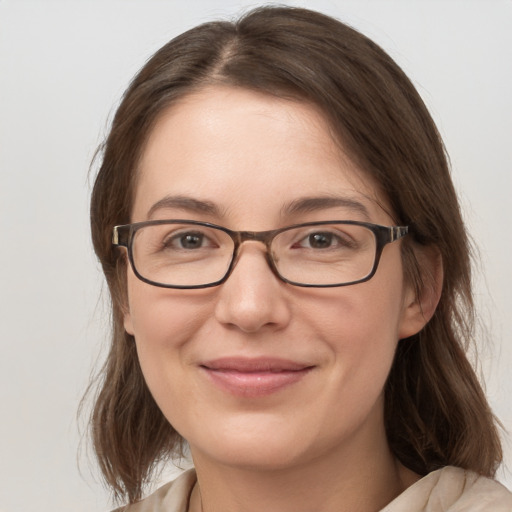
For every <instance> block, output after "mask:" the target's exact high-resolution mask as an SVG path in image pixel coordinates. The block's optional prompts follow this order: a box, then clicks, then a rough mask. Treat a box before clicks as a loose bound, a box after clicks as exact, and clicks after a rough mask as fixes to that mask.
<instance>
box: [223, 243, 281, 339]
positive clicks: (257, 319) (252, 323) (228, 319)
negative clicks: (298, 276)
mask: <svg viewBox="0 0 512 512" xmlns="http://www.w3.org/2000/svg"><path fill="white" fill-rule="evenodd" d="M287 287H288V285H286V284H285V283H284V282H282V281H281V280H280V279H279V278H278V277H277V276H275V275H274V273H273V272H272V270H271V269H270V267H269V265H268V263H267V260H266V257H265V249H264V246H263V245H262V244H260V243H258V242H246V243H244V244H243V246H242V248H241V249H240V254H239V257H238V260H237V262H236V266H235V268H234V269H233V271H232V273H231V275H230V276H229V278H228V279H227V281H226V282H224V283H223V284H222V285H220V289H219V295H218V300H217V304H216V308H215V315H216V318H217V320H218V321H219V322H220V323H222V324H224V325H230V326H233V327H236V328H238V329H240V330H241V331H243V332H245V333H256V332H258V331H260V330H261V329H263V328H267V329H274V330H278V329H282V328H283V327H285V326H286V325H287V324H288V323H289V321H290V317H291V311H290V304H289V301H288V300H287V298H286V295H287V291H288V290H287Z"/></svg>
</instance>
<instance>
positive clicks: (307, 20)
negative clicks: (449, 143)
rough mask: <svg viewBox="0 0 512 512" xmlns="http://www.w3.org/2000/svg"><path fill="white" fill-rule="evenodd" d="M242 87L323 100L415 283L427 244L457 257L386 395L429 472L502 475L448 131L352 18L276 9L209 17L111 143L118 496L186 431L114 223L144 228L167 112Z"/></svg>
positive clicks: (132, 91) (147, 71) (102, 219)
mask: <svg viewBox="0 0 512 512" xmlns="http://www.w3.org/2000/svg"><path fill="white" fill-rule="evenodd" d="M211 84H228V85H231V86H236V87H242V88H248V89H251V90H256V91H260V92H263V93H266V94H270V95H275V96H279V97H284V98H293V99H296V100H299V101H306V102H311V103H313V104H315V105H317V106H318V107H320V108H321V109H322V111H323V112H324V114H325V116H326V118H327V119H328V120H329V122H330V124H331V127H332V130H333V132H334V133H335V135H336V136H337V137H338V138H339V140H340V141H341V142H342V144H343V147H344V149H345V150H346V151H348V153H349V155H350V157H351V158H352V159H353V160H354V161H355V162H357V164H358V165H359V166H360V167H361V168H362V169H364V170H365V171H366V172H367V173H368V174H369V175H370V176H372V177H373V179H374V180H376V182H377V183H378V184H379V185H380V187H381V189H382V191H383V192H384V194H385V195H386V196H387V198H388V200H389V202H390V204H391V206H392V209H393V212H394V215H395V216H396V220H397V222H399V223H400V224H404V225H411V226H413V230H412V236H411V237H407V238H406V239H404V243H403V246H402V257H403V261H404V272H405V277H406V279H409V280H410V282H412V283H413V285H414V286H415V289H416V292H417V293H418V295H419V294H421V293H422V289H423V288H424V287H425V286H429V283H428V282H425V279H424V277H423V274H424V272H422V269H421V267H420V266H419V264H418V262H417V260H416V258H415V257H414V251H413V250H412V246H413V245H414V244H422V245H425V246H433V247H435V248H437V249H436V250H437V251H438V252H439V253H440V255H441V258H442V263H443V267H444V282H443V288H442V295H441V299H440V302H439V305H438V307H437V309H436V312H435V314H434V316H433V318H432V319H431V320H430V322H429V323H428V324H427V325H426V326H425V328H424V329H423V330H422V331H421V332H419V333H418V334H416V335H414V336H412V337H410V338H408V339H406V340H401V341H400V342H399V344H398V349H397V352H396V356H395V359H394V363H393V366H392V369H391V372H390V375H389V378H388V381H387V384H386V389H385V425H386V430H387V436H388V440H389V444H390V447H391V449H392V451H393V453H394V454H395V456H396V457H397V458H398V459H399V460H400V461H401V462H402V463H403V464H404V465H405V466H407V467H408V468H410V469H411V470H413V471H415V472H416V473H419V474H420V475H424V474H426V473H428V472H430V471H432V470H435V469H437V468H440V467H442V466H445V465H455V466H460V467H463V468H467V469H470V470H473V471H476V472H477V473H480V474H483V475H487V476H493V475H494V473H495V471H496V469H497V466H498V465H499V463H500V461H501V459H502V451H501V445H500V440H499V435H498V431H497V427H496V421H495V418H494V416H493V414H492V412H491V410H490V408H489V405H488V403H487V401H486V398H485V396H484V393H483V391H482V388H481V386H480V384H479V382H478V379H477V377H476V375H475V372H474V370H473V369H472V366H471V365H470V363H469V362H468V359H467V357H466V349H467V345H468V343H470V342H472V341H473V324H474V313H473V311H474V310H473V302H472V292H471V257H470V253H471V250H470V244H469V242H468V237H467V234H466V231H465V227H464V224H463V221H462V218H461V213H460V210H459V205H458V201H457V197H456V194H455V191H454V188H453V184H452V181H451V177H450V173H449V167H448V162H447V157H446V154H445V150H444V146H443V143H442V140H441V138H440V135H439V133H438V131H437V129H436V127H435V125H434V122H433V120H432V118H431V116H430V115H429V113H428V111H427V109H426V107H425V105H424V103H423V101H422V100H421V98H420V96H419V94H418V93H417V91H416V90H415V88H414V86H413V85H412V84H411V82H410V81H409V79H408V78H407V77H406V76H405V74H404V73H403V71H402V70H401V69H400V68H399V67H398V65H397V64H396V63H395V62H394V61H393V60H392V59H391V58H390V57H389V56H388V55H387V54H386V53H385V52H384V51H383V50H382V49H381V48H380V47H378V46H377V45H376V44H375V43H373V42H372V41H371V40H369V39H368V38H367V37H365V36H364V35H362V34H360V33H359V32H357V31H356V30H354V29H352V28H350V27H348V26H347V25H345V24H343V23H341V22H339V21H337V20H335V19H333V18H331V17H328V16H325V15H323V14H320V13H318V12H313V11H310V10H305V9H300V8H291V7H264V8H259V9H256V10H253V11H251V12H249V13H247V14H246V15H244V16H242V17H241V18H240V19H238V20H237V21H235V22H224V21H221V22H212V23H206V24H203V25H200V26H198V27H196V28H194V29H192V30H189V31H187V32H186V33H184V34H182V35H180V36H179V37H177V38H175V39H173V40H172V41H170V42H169V43H168V44H166V45H165V46H164V47H162V48H161V49H160V50H159V51H157V52H156V54H155V55H154V56H153V57H152V58H151V59H150V60H149V61H148V62H147V63H146V64H145V66H144V67H143V68H142V69H141V71H140V72H139V73H138V74H137V75H136V77H135V78H134V79H133V81H132V83H131V84H130V86H129V88H128V89H127V91H126V93H125V94H124V96H123V99H122V102H121V104H120V106H119V108H118V110H117V112H116V114H115V117H114V119H113V122H112V126H111V129H110V133H109V134H108V137H107V138H106V141H105V142H104V144H103V145H102V148H101V152H100V156H101V167H100V169H99V172H98V174H97V177H96V180H95V184H94V189H93V193H92V199H91V229H92V239H93V243H94V249H95V251H96V254H97V256H98V258H99V260H100V262H101V265H102V267H103V271H104V273H105V277H106V280H107V283H108V287H109V291H110V296H111V304H112V323H113V325H112V339H111V345H110V350H109V353H108V357H107V359H106V362H105V364H104V366H103V368H102V369H101V372H100V374H99V377H98V379H97V380H96V393H95V402H94V409H93V412H92V417H91V421H90V427H91V433H92V439H93V445H94V449H95V452H96V455H97V458H98V461H99V465H100V468H101V471H102V473H103V476H104V478H105V480H106V482H107V483H108V485H109V486H110V487H111V489H112V490H113V491H114V493H115V495H116V496H117V497H118V498H124V499H127V500H128V501H129V502H130V503H132V502H135V501H137V500H139V499H140V498H141V496H142V494H143V492H144V486H145V484H146V483H147V482H148V481H149V480H150V478H151V476H152V472H153V470H154V469H155V468H156V467H157V466H158V464H159V463H160V462H162V461H163V460H166V459H168V458H169V457H172V456H174V455H176V454H177V453H180V450H181V449H182V439H181V437H180V436H179V434H178V433H177V432H176V431H175V430H174V429H173V427H172V425H170V424H169V422H168V421H167V420H166V419H165V417H164V416H163V414H162V413H161V411H160V410H159V408H158V407H157V405H156V403H155V401H154V400H153V398H152V396H151V394H150V392H149V390H148V388H147V386H146V384H145V382H144V378H143V375H142V372H141V368H140V366H139V362H138V359H137V354H136V349H135V344H134V342H133V339H132V337H131V336H130V335H128V334H127V333H126V332H125V330H124V327H123V308H124V305H125V303H126V281H125V280H126V260H125V258H124V257H123V255H122V254H120V253H119V252H118V250H116V249H115V248H113V247H112V244H111V235H112V228H113V226H114V225H116V224H124V223H129V222H130V213H131V209H132V201H133V196H134V188H135V186H136V177H137V164H138V161H139V158H140V157H141V153H142V152H143V149H144V144H145V142H146V140H147V138H148V134H149V133H150V132H151V129H152V127H153V126H154V124H155V122H156V120H157V119H158V117H159V115H160V114H162V113H163V112H164V111H166V110H167V109H169V108H172V105H173V104H176V103H177V102H179V101H180V99H182V98H183V97H185V96H186V95H188V94H190V93H191V92H192V91H194V90H198V89H201V88H204V87H207V86H208V85H211Z"/></svg>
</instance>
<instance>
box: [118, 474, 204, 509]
mask: <svg viewBox="0 0 512 512" xmlns="http://www.w3.org/2000/svg"><path fill="white" fill-rule="evenodd" d="M195 483H196V472H195V471H194V470H193V469H189V470H188V471H185V472H184V473H183V474H182V475H180V476H179V477H178V478H177V479H176V480H173V481H172V482H169V483H167V484H165V485H164V486H162V487H160V488H159V489H157V490H156V491H155V492H154V493H153V494H150V495H149V496H148V497H147V498H144V499H143V500H142V501H139V502H138V503H134V504H133V505H125V506H124V507H121V508H118V509H116V510H114V511H112V512H186V511H187V509H188V500H189V498H190V493H191V492H192V489H193V487H194V484H195Z"/></svg>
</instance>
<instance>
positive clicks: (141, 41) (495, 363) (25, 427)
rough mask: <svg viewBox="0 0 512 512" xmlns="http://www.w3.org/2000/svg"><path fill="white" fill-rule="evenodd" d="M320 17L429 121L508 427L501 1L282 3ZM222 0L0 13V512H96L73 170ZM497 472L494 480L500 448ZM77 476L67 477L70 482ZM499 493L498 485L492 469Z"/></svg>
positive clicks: (92, 284) (511, 181) (505, 76)
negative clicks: (130, 88)
mask: <svg viewBox="0 0 512 512" xmlns="http://www.w3.org/2000/svg"><path fill="white" fill-rule="evenodd" d="M282 3H284V4H293V5H300V6H306V7H310V8H316V9H318V10H321V11H323V12H325V13H328V14H331V15H334V16H336V17H338V18H340V19H342V20H344V21H346V22H348V23H350V24H351V25H353V26H355V27H356V28H359V29H360V30H361V31H363V32H364V33H366V34H367V35H369V36H370V37H372V38H373V39H374V40H376V41H377V42H378V43H379V44H380V45H381V46H383V47H384V48H385V49H386V50H387V51H388V52H389V53H390V54H391V55H392V56H393V57H394V58H395V59H396V60H397V61H398V63H399V64H400V65H401V66H402V67H403V68H404V70H405V71H406V73H407V74H408V75H409V76H410V77H411V78H412V80H413V82H414V83H415V84H416V86H417V87H418V89H419V91H420V93H421V95H422V96H423V98H424V100H425V102H426V103H427V105H428V106H429V108H430V109H431V112H432V114H433V116H434V118H435V120H436V122H437V123H438V126H439V129H440V131H441V133H442V135H443V137H444V139H445V143H446V146H447V148H448V152H449V154H450V156H451V161H452V167H453V176H454V180H455V183H456V186H457V188H458V191H459V193H460V197H461V202H462V205H463V208H464V216H465V219H466V221H467V224H468V226H469V229H470V232H471V234H472V236H473V238H474V240H475V242H476V244H477V245H478V247H479V250H480V265H479V266H478V267H476V268H475V273H476V284H477V288H476V298H477V302H478V305H479V309H480V312H481V323H482V325H483V326H485V328H486V329H487V333H488V334H487V337H486V338H484V337H483V336H482V337H480V338H479V340H478V343H479V345H480V359H479V361H480V364H479V367H480V370H481V371H482V372H483V374H484V375H485V377H486V380H487V391H488V396H489V399H490V402H491V404H492V405H493V407H494V409H495V411H496V413H497V415H498V416H499V417H500V418H501V419H502V421H503V424H504V425H505V427H506V428H507V429H509V430H510V429H511V428H512V403H511V396H512V377H511V372H510V368H511V365H512V344H511V341H512V340H511V337H512V315H511V311H512V291H511V290H512V272H511V265H510V260H511V255H512V227H511V220H512V215H511V213H510V212H511V204H510V203H511V197H512V178H511V175H512V169H511V163H512V149H511V148H512V92H511V91H512V65H511V63H512V31H511V30H510V27H511V26H512V1H510V0H479V1H478V0H475V1H472V0H429V1H427V0H396V1H392V0H373V1H372V0H357V1H349V0H347V1H343V0H332V1H321V0H318V1H310V2H308V1H297V2H282ZM255 5H257V3H256V2H248V1H246V2H244V1H235V0H213V1H208V0H201V1H199V0H198V1H181V0H180V1H171V0H169V1H165V0H160V1H142V0H124V1H114V0H90V1H88V0H69V1H65V0H61V1H50V0H37V1H28V0H10V1H9V0H0V340H1V342H0V343H1V352H0V414H1V419H0V512H7V511H9V512H11V511H16V512H29V511H34V510H38V511H40V512H50V511H52V512H54V511H61V510H62V511H69V510H73V511H74V512H82V511H83V512H85V511H87V512H92V511H104V510H108V509H109V507H110V504H109V502H108V497H107V494H106V492H105V491H104V489H103V488H102V486H101V485H100V483H99V479H98V476H97V471H96V469H95V467H94V463H93V460H92V458H91V457H90V454H88V452H87V445H86V443H82V445H81V446H82V449H81V450H79V447H80V444H81V443H80V441H81V439H82V437H83V422H82V424H81V425H82V431H80V429H79V427H80V422H78V421H77V418H76V415H77V409H78V405H79V401H80V398H81V396H82V394H83V392H84V390H85V388H86V386H87V382H88V379H89V376H90V373H91V371H93V369H94V368H95V367H96V366H97V364H98V361H99V360H101V350H102V347H103V346H104V345H105V342H106V340H107V338H108V309H107V307H106V300H105V293H104V292H105V291H104V290H103V284H102V283H103V281H102V276H101V274H100V271H99V265H98V264H97V262H96V261H95V258H94V256H93V253H92V249H91V243H90V241H89V228H88V200H89V195H90V186H91V180H90V179H89V178H88V168H89V164H90V161H91V159H92V157H93V154H94V151H95V149H96V147H97V145H98V144H99V143H100V142H101V140H102V138H103V137H104V135H105V133H106V131H107V126H108V122H109V119H111V116H112V113H113V109H114V107H115V105H117V103H118V101H119V98H120V96H121V94H122V92H123V90H124V88H125V87H126V85H127V84H128V82H129V80H130V78H131V77H132V76H133V74H134V73H135V72H136V71H137V69H138V68H139V67H140V66H141V65H142V64H143V63H144V61H145V60H146V59H147V58H148V57H149V56H150V55H151V54H152V53H153V52H154V51H155V50H156V49H158V48H159V47H160V46H161V45H162V44H163V43H165V42H166V41H168V40H169V39H170V38H172V37H174V36H176V35H177V34H179V33H181V32H182V31H184V30H186V29H188V28H191V27H192V26H194V25H196V24H198V23H201V22H204V21H207V20H210V19H214V18H231V17H233V16H234V15H236V14H239V13H241V12H243V11H245V10H247V9H248V8H249V7H253V6H255ZM505 448H506V461H507V463H508V465H509V466H512V452H511V444H510V441H507V440H505ZM79 465H80V471H81V472H79ZM498 477H499V479H500V480H502V481H503V482H505V483H507V485H508V486H509V487H511V486H512V477H511V473H510V471H508V470H507V469H505V468H503V469H502V470H500V472H499V475H498Z"/></svg>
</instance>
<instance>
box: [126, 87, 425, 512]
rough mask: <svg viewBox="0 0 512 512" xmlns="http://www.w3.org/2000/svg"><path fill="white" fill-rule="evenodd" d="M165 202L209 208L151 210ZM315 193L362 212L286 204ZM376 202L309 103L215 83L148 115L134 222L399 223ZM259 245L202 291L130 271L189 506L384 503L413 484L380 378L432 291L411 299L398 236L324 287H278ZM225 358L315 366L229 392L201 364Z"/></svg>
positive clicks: (146, 359)
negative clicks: (281, 383)
mask: <svg viewBox="0 0 512 512" xmlns="http://www.w3.org/2000/svg"><path fill="white" fill-rule="evenodd" d="M170 196H172V197H174V196H179V197H187V198H192V199H194V200H197V201H202V202H205V203H208V204H210V203H212V204H213V205H214V206H215V210H216V211H211V209H210V210H208V211H206V210H205V209H204V208H203V209H199V210H197V209H196V208H195V207H193V205H192V206H191V205H190V204H188V205H183V204H182V205H176V204H175V205H167V206H166V207H159V208H156V209H155V208H154V205H155V204H157V203H159V202H161V201H162V199H164V198H166V197H170ZM312 196H313V197H324V198H325V197H333V196H335V197H342V198H349V199H350V200H351V201H357V202H358V203H359V204H361V205H362V206H363V207H364V210H365V212H363V209H361V208H353V207H349V206H334V207H333V206H330V207H321V208H317V209H315V210H314V211H309V212H307V211H302V212H291V211H287V210H286V207H287V206H289V205H290V204H292V203H293V202H294V201H295V202H296V201H297V200H300V199H303V198H305V197H312ZM210 206H211V204H210ZM152 207H153V208H152ZM150 210H152V211H151V216H150V215H149V212H150ZM386 210H389V208H387V205H386V199H385V197H382V195H381V194H380V192H379V190H378V187H377V186H376V184H375V183H374V182H373V181H372V180H371V179H369V178H368V177H367V176H366V175H365V173H364V172H363V171H361V170H360V169H358V168H357V167H356V166H355V165H354V164H353V163H352V162H351V161H350V159H349V158H348V157H347V156H346V155H345V154H344V153H343V151H342V149H340V146H339V144H336V142H335V141H334V140H333V138H332V135H331V133H330V130H329V127H328V125H327V123H326V121H325V119H324V118H323V116H322V114H321V113H320V112H319V111H318V110H317V109H316V108H315V107H314V106H312V105H309V104H305V103H299V102H292V101H288V100H283V99H278V98H274V97H270V96H266V95H262V94H259V93H255V92H251V91H247V90H243V89H237V88H232V87H227V86H222V87H221V86H215V87H214V86H210V87H207V88H205V89H203V90H201V91H199V92H196V93H194V94H193V95H190V96H188V97H187V98H185V99H184V100H182V101H181V102H180V103H179V104H177V105H175V106H173V107H172V108H171V109H169V110H168V111H167V112H165V113H164V114H163V115H162V116H161V118H160V119H159V121H158V122H157V123H156V125H155V127H154V129H153V131H152V133H151V135H150V137H149V140H148V143H147V145H146V148H145V151H144V153H143V156H142V160H141V163H140V168H139V175H138V181H137V188H136V195H135V200H134V206H133V215H132V221H133V222H139V221H144V220H148V219H150V218H151V219H172V218H186V219H193V220H201V221H207V222H213V223H216V224H220V225H222V226H225V227H228V228H230V229H234V230H268V229H275V228H278V227H282V226H287V225H291V224H294V223H299V222H308V221H317V220H334V219H347V220H362V221H369V222H373V223H377V224H383V225H394V224H395V222H394V221H393V219H392V218H391V216H390V214H389V213H388V212H387V211H386ZM264 250H265V248H264V246H263V245H262V244H261V243H258V242H247V243H245V244H244V245H243V248H242V252H241V256H240V259H239V261H238V263H237V265H236V267H235V269H234V271H233V273H232V275H231V276H230V277H229V279H228V280H227V281H226V282H225V283H224V284H222V285H220V286H217V287H214V288H207V289H202V290H172V289H164V288H158V287H154V286H150V285H148V284H145V283H143V282H142V281H140V280H138V279H137V278H136V277H135V275H134V274H133V271H132V270H131V268H128V300H127V306H126V314H125V328H126V330H127V331H128V332H129V333H130V334H133V335H134V337H135V340H136V345H137V350H138V355H139V359H140V363H141V367H142V370H143V372H144V375H145V378H146V380H147V383H148V386H149V388H150V390H151V392H152V394H153V396H154V398H155V400H156V401H157V403H158V405H159V407H160V408H161V410H162V411H163V413H164V415H165V416H166V418H167V419H168V420H169V422H170V423H171V424H172V425H173V426H174V427H175V428H176V429H177V430H178V432H180V433H181V434H182V435H183V437H185V439H187V441H188V442H189V444H190V449H191V453H192V456H193V459H194V463H195V465H196V469H197V474H198V485H197V486H196V487H195V488H194V491H193V493H192V497H191V502H190V510H192V511H194V510H204V511H209V512H213V511H218V512H220V511H222V512H230V511H233V512H235V511H236V512H243V511H261V510H266V511H269V512H272V511H276V512H277V511H280V512H286V511H294V512H313V511H317V510H319V503H320V504H321V505H322V506H321V509H322V510H323V511H326V512H329V511H337V512H340V511H345V510H346V511H349V510H350V511H353V510H358V511H360V512H365V511H368V512H370V511H376V510H379V509H380V508H382V507H383V506H384V505H385V504H387V503H388V502H390V501H391V500H392V499H393V498H394V497H395V496H397V495H398V494H399V493H400V492H402V491H403V490H404V489H405V488H406V487H407V486H409V485H410V484H411V483H413V482H414V481H415V480H416V478H417V477H416V475H414V474H412V473H411V472H410V471H408V470H406V469H405V468H404V467H402V466H401V465H400V464H399V463H398V462H397V461H396V460H395V459H394V457H393V455H392V454H391V452H390V450H389V447H388V444H387V441H386V436H385V431H384V421H383V388H384V384H385V381H386V377H387V375H388V373H389V370H390V366H391V363H392V360H393V356H394V353H395V349H396V345H397V343H398V340H399V339H401V338H405V337H408V336H410V335H412V334H414V333H416V332H418V331H419V330H420V329H421V328H422V327H423V326H424V324H425V323H426V321H427V319H428V317H429V316H430V314H431V313H432V312H433V307H435V301H433V300H431V299H427V300H425V301H424V303H422V302H420V300H418V299H417V298H416V297H415V295H414V293H413V291H412V290H411V288H410V287H409V286H407V284H406V283H404V281H403V269H402V262H401V257H400V242H395V243H393V244H389V245H387V246H386V247H385V248H384V251H383V253H382V258H381V261H380V264H379V268H378V270H377V273H376V274H375V276H374V277H373V278H372V279H371V280H370V281H368V282H366V283H361V284H357V285H354V286H348V287H339V288H328V289H319V288H316V289H315V288H309V289H308V288H299V287H294V286H291V285H288V284H286V283H284V282H282V281H280V280H279V279H278V278H277V277H276V276H275V275H274V274H273V273H272V272H271V270H270V268H269V267H268V265H267V263H266V261H265V255H264ZM422 310H423V311H422ZM226 356H243V357H248V358H255V357H262V356H265V357H278V358H284V359H287V360H293V361H299V362H301V363H307V364H308V365H311V366H312V367H313V369H312V370H311V371H309V372H308V373H307V375H306V376H305V377H304V378H302V379H301V380H299V381H298V382H296V383H294V384H292V385H290V386H287V387H285V388H284V389H280V390H278V391H277V392H275V393H270V394H269V395H265V396H262V397H244V396H235V395H233V394H230V393H227V392H226V391H225V390H222V389H220V388H219V387H218V386H215V385H213V384H212V382H211V380H210V379H208V378H207V377H205V375H204V372H203V371H201V364H202V363H203V362H204V361H205V360H211V359H215V358H220V357H226Z"/></svg>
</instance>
